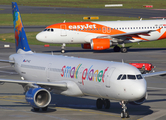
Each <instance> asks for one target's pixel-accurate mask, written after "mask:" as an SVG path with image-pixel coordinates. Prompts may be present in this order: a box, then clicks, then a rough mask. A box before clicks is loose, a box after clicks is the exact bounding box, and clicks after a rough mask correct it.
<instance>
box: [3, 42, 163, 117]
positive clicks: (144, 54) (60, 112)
mask: <svg viewBox="0 0 166 120" xmlns="http://www.w3.org/2000/svg"><path fill="white" fill-rule="evenodd" d="M4 44H6V43H4V42H0V59H5V60H7V59H8V56H9V55H11V54H13V53H15V45H14V44H13V43H9V44H10V48H4V47H3V45H4ZM30 47H31V49H32V50H33V51H35V52H37V53H44V54H53V55H61V52H60V47H53V46H51V47H44V46H40V45H31V46H30ZM165 54H166V49H164V48H163V49H132V48H131V49H129V51H128V53H120V52H119V53H116V52H113V50H112V49H111V48H110V49H109V50H104V51H93V50H83V49H82V48H78V47H66V53H64V54H63V55H67V56H74V57H83V58H90V59H100V60H108V61H119V62H121V61H122V60H123V61H124V62H126V63H130V62H147V63H152V64H153V65H154V66H156V68H155V71H164V70H166V55H165ZM0 78H5V79H20V76H19V75H18V74H17V73H16V72H15V71H14V70H13V68H12V67H11V66H10V64H7V63H0ZM146 80H147V86H148V99H147V100H146V101H145V103H144V104H142V105H130V104H128V105H127V107H128V112H129V114H130V118H128V119H129V120H149V119H151V120H165V119H166V76H155V77H149V78H146ZM52 98H53V99H52V101H51V104H50V105H49V109H48V111H47V112H41V111H40V112H34V111H33V109H32V108H31V106H30V105H29V104H28V103H27V102H26V101H25V96H24V90H23V88H22V86H20V85H17V84H9V83H5V84H4V85H0V118H1V119H6V120H11V119H12V120H15V119H17V120H18V119H24V120H29V119H31V120H39V119H40V120H45V119H47V120H52V119H54V120H78V119H79V120H85V119H87V120H93V119H95V120H100V119H104V120H107V119H109V120H110V119H113V120H120V119H121V118H120V112H121V110H122V109H121V105H119V102H118V101H111V107H110V109H108V110H105V109H102V110H98V109H97V108H96V106H95V104H96V98H93V97H89V96H85V97H69V96H62V95H56V94H52ZM128 119H127V120H128Z"/></svg>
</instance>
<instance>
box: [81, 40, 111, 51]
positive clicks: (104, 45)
mask: <svg viewBox="0 0 166 120" xmlns="http://www.w3.org/2000/svg"><path fill="white" fill-rule="evenodd" d="M81 46H82V48H83V49H92V50H105V49H109V48H110V46H112V42H111V41H110V39H108V38H94V39H92V40H91V41H90V43H84V44H81Z"/></svg>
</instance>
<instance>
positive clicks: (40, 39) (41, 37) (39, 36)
mask: <svg viewBox="0 0 166 120" xmlns="http://www.w3.org/2000/svg"><path fill="white" fill-rule="evenodd" d="M36 39H37V40H38V41H41V42H43V40H44V35H43V32H40V33H38V34H37V35H36Z"/></svg>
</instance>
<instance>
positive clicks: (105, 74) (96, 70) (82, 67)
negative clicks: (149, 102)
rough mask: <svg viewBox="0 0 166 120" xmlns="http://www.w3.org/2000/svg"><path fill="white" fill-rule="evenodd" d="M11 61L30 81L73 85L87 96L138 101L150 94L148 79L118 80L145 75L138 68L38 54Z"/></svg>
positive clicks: (16, 56) (12, 57)
mask: <svg viewBox="0 0 166 120" xmlns="http://www.w3.org/2000/svg"><path fill="white" fill-rule="evenodd" d="M9 59H10V60H14V61H15V65H14V69H15V70H16V71H17V72H18V73H19V74H20V75H21V76H22V77H24V78H25V79H26V80H29V81H40V82H50V83H54V82H57V81H72V82H74V83H75V84H76V85H77V86H75V88H76V87H78V88H79V89H80V90H81V91H82V93H83V95H90V96H95V97H98V98H107V99H114V100H120V101H121V100H125V101H134V100H138V99H140V98H142V97H143V96H145V94H146V88H147V86H146V80H145V79H144V78H141V79H138V78H136V79H131V78H129V77H126V78H125V79H123V80H121V79H120V80H118V77H119V75H126V76H128V75H134V76H135V77H136V75H141V73H140V72H139V70H138V69H137V68H135V67H133V66H131V65H129V64H126V63H120V62H110V61H102V60H93V59H83V58H76V57H67V56H61V55H43V54H37V53H30V54H13V55H11V56H10V57H9ZM73 89H74V88H73ZM76 91H77V89H76V90H74V92H76ZM53 92H56V90H55V91H53Z"/></svg>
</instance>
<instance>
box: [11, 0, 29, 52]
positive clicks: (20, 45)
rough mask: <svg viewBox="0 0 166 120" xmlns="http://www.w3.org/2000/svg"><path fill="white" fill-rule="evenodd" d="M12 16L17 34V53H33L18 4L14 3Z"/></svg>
mask: <svg viewBox="0 0 166 120" xmlns="http://www.w3.org/2000/svg"><path fill="white" fill-rule="evenodd" d="M12 14H13V24H14V34H15V45H16V52H17V53H19V52H21V51H25V52H28V51H31V49H30V47H29V44H28V40H27V37H26V34H25V31H24V27H23V23H22V20H21V15H20V12H19V9H18V6H17V3H16V2H12Z"/></svg>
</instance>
